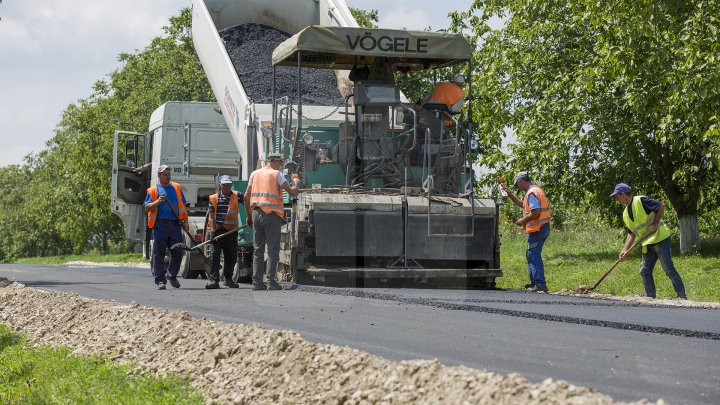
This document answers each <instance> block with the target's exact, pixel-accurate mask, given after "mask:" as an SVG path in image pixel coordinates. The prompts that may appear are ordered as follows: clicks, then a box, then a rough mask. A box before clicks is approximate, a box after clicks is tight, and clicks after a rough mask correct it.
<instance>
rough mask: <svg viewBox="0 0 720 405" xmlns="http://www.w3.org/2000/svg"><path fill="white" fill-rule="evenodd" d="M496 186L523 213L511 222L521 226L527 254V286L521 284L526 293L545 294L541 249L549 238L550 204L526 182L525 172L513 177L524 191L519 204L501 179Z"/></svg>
mask: <svg viewBox="0 0 720 405" xmlns="http://www.w3.org/2000/svg"><path fill="white" fill-rule="evenodd" d="M500 186H501V187H502V189H503V191H505V192H506V193H507V195H508V197H510V199H511V200H512V201H513V202H514V203H515V204H516V205H518V206H520V207H521V208H522V210H523V216H522V218H520V219H518V220H517V221H516V222H515V223H516V224H517V225H518V226H522V227H523V230H525V233H526V234H527V251H526V252H525V258H526V259H527V262H528V273H529V275H530V283H529V284H526V285H525V288H527V289H528V291H532V292H547V291H548V289H547V282H546V281H545V264H544V263H543V259H542V248H543V246H544V245H545V240H547V238H548V236H549V235H550V205H549V204H548V200H547V198H546V197H545V192H544V191H543V190H542V189H541V188H540V187H538V186H536V185H535V184H533V182H532V180H531V179H530V175H528V173H527V172H519V173H518V174H517V175H516V176H515V186H516V187H517V188H519V189H520V190H522V191H524V192H525V198H524V199H523V201H520V199H519V198H517V197H516V196H515V195H514V194H513V193H512V191H510V189H509V188H508V187H507V186H506V185H505V181H504V179H501V180H500Z"/></svg>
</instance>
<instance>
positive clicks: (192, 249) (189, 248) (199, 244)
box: [170, 225, 247, 252]
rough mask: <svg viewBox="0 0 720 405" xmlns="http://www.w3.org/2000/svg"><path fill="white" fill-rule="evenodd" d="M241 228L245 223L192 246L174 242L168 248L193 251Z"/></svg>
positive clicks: (244, 226) (245, 226)
mask: <svg viewBox="0 0 720 405" xmlns="http://www.w3.org/2000/svg"><path fill="white" fill-rule="evenodd" d="M243 228H247V225H243V226H241V227H239V228H235V229H233V230H232V231H228V232H225V233H223V234H220V235H218V236H216V237H214V238H212V239H210V240H206V241H205V242H203V243H198V244H197V245H195V246H192V247H190V246H188V245H186V244H184V243H182V242H180V243H176V244H174V245H172V246H170V249H171V250H184V251H186V252H192V251H195V250H200V249H201V248H202V247H203V246H205V245H207V244H208V243H213V242H215V241H217V240H220V239H222V238H224V237H226V236H228V235H234V234H236V233H238V232H240V230H241V229H243Z"/></svg>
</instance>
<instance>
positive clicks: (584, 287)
mask: <svg viewBox="0 0 720 405" xmlns="http://www.w3.org/2000/svg"><path fill="white" fill-rule="evenodd" d="M655 232H657V231H655ZM655 232H653V233H650V234H647V235H645V236H643V237H642V238H640V239H638V240H637V241H635V243H633V244H632V246H630V249H628V251H627V253H626V254H625V257H627V255H628V254H629V253H630V252H632V250H633V249H635V246H637V245H639V244H641V243H643V242H645V240H647V239H648V238H649V237H651V236H652V235H654V234H655ZM623 259H624V258H622V259H617V260H615V263H613V265H612V266H610V268H609V269H608V270H607V271H606V272H605V274H603V275H602V276H601V277H600V279H598V281H596V282H595V284H593V285H592V286H587V285H581V286H580V287H578V288H576V289H574V290H572V292H573V293H574V294H587V293H589V292H590V291H592V290H594V289H595V288H597V286H599V285H600V283H602V281H603V280H605V277H607V276H608V274H610V272H611V271H613V270H614V269H615V267H617V265H618V264H620V262H621V261H623Z"/></svg>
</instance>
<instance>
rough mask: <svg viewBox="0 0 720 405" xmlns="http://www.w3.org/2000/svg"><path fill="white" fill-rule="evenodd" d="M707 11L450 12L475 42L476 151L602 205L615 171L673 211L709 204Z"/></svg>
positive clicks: (596, 7)
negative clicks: (497, 23) (499, 22)
mask: <svg viewBox="0 0 720 405" xmlns="http://www.w3.org/2000/svg"><path fill="white" fill-rule="evenodd" d="M719 16H720V3H719V2H718V1H716V0H710V1H690V0H680V1H674V2H662V1H650V0H640V1H637V0H635V1H630V0H616V1H613V2H610V3H607V2H596V1H587V0H571V1H566V0H563V1H557V0H478V1H475V2H474V3H473V5H472V6H471V8H470V10H468V11H467V12H463V13H455V14H454V15H453V19H454V29H455V30H463V31H465V32H470V33H471V34H472V39H473V41H475V42H476V43H480V44H482V46H480V47H479V49H478V51H477V52H476V54H475V59H476V64H478V65H479V67H480V69H479V71H478V73H477V75H476V77H475V82H476V83H477V85H476V86H475V87H474V92H473V97H475V99H476V100H477V102H476V108H475V110H474V111H473V114H474V118H475V122H476V123H477V124H476V125H477V126H478V127H477V129H478V133H479V138H480V139H479V141H480V143H481V145H482V146H483V150H484V152H485V153H484V154H483V156H482V158H481V162H480V163H481V164H482V165H485V166H487V167H489V168H491V169H494V170H496V171H498V172H501V173H504V174H510V172H514V171H517V170H520V169H524V170H529V171H530V172H532V173H535V174H536V175H537V177H539V178H540V179H541V181H542V183H543V184H544V185H545V187H546V188H547V189H548V190H547V191H548V192H549V195H551V196H553V199H555V200H558V201H562V202H563V203H564V204H566V205H570V206H572V205H581V204H587V205H594V206H600V207H603V208H604V209H605V210H606V212H608V213H613V216H614V217H617V214H618V207H617V206H616V205H614V203H613V201H612V200H611V199H609V198H608V197H607V196H608V195H609V194H610V192H611V191H612V188H613V185H614V184H615V183H617V182H620V181H623V182H626V183H629V184H630V185H632V186H633V188H634V189H635V190H636V191H637V192H639V193H642V194H647V195H651V196H655V197H660V198H665V197H666V201H669V202H670V203H671V205H672V207H673V208H674V209H675V211H676V212H677V216H678V217H679V218H680V219H681V221H682V219H683V218H693V216H695V215H696V214H698V213H700V214H701V215H702V214H705V213H707V212H709V211H711V210H714V209H717V208H718V206H720V204H719V201H718V198H717V191H718V186H717V181H716V179H717V178H718V177H719V176H718V175H719V174H720V172H719V169H718V167H719V166H718V163H719V159H720V149H719V147H718V135H719V130H718V111H720V93H719V92H718V89H720V70H718V69H717V63H718V61H720V42H718V41H717V31H718V29H720V19H719ZM498 17H499V18H501V19H504V20H505V21H506V23H505V26H504V27H503V28H501V29H497V30H493V29H491V28H490V26H489V25H488V22H489V21H490V19H491V18H498ZM508 134H512V135H511V136H510V137H508ZM513 136H514V138H515V139H514V141H512V142H511V143H510V145H509V146H507V149H506V150H503V149H501V146H503V140H505V141H506V142H507V140H508V139H510V140H512V138H513ZM492 181H493V179H486V182H488V183H489V182H492ZM696 223H697V222H696ZM681 239H682V238H681ZM681 243H682V240H681Z"/></svg>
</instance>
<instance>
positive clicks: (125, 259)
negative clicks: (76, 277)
mask: <svg viewBox="0 0 720 405" xmlns="http://www.w3.org/2000/svg"><path fill="white" fill-rule="evenodd" d="M75 261H85V262H95V263H145V262H147V260H145V259H144V258H143V257H142V254H141V253H120V254H112V255H101V254H88V255H67V256H47V257H26V258H24V259H18V260H17V261H16V262H15V263H19V264H64V263H68V262H75Z"/></svg>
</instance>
